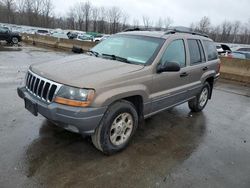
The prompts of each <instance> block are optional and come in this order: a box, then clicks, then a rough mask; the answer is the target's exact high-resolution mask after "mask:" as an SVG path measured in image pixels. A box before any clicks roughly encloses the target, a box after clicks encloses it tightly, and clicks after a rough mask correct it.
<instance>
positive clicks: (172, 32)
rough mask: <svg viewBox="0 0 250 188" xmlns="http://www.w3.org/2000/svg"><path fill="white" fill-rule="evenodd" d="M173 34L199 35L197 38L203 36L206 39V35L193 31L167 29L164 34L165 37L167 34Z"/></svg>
mask: <svg viewBox="0 0 250 188" xmlns="http://www.w3.org/2000/svg"><path fill="white" fill-rule="evenodd" d="M175 33H187V34H192V35H199V36H203V37H207V38H208V35H207V34H203V33H199V32H195V31H183V30H179V29H169V30H167V31H166V32H165V35H168V34H175Z"/></svg>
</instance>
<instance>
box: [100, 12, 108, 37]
mask: <svg viewBox="0 0 250 188" xmlns="http://www.w3.org/2000/svg"><path fill="white" fill-rule="evenodd" d="M98 19H99V21H98V31H99V32H101V33H105V32H107V31H106V25H105V22H106V19H107V11H106V10H105V8H104V7H100V8H99V18H98Z"/></svg>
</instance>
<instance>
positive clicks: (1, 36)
mask: <svg viewBox="0 0 250 188" xmlns="http://www.w3.org/2000/svg"><path fill="white" fill-rule="evenodd" d="M0 40H5V41H6V42H7V43H12V44H18V42H20V41H21V40H22V37H21V35H20V34H19V33H14V32H11V31H10V29H9V28H8V27H0Z"/></svg>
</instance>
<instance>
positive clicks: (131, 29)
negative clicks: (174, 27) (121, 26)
mask: <svg viewBox="0 0 250 188" xmlns="http://www.w3.org/2000/svg"><path fill="white" fill-rule="evenodd" d="M129 31H157V30H156V29H155V28H153V27H148V28H144V27H135V28H127V29H125V30H123V32H129Z"/></svg>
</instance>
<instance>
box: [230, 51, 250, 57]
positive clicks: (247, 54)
mask: <svg viewBox="0 0 250 188" xmlns="http://www.w3.org/2000/svg"><path fill="white" fill-rule="evenodd" d="M227 57H230V58H237V59H250V52H246V51H234V52H232V53H230V54H228V56H227Z"/></svg>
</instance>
